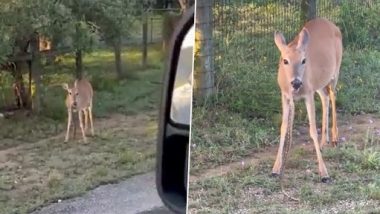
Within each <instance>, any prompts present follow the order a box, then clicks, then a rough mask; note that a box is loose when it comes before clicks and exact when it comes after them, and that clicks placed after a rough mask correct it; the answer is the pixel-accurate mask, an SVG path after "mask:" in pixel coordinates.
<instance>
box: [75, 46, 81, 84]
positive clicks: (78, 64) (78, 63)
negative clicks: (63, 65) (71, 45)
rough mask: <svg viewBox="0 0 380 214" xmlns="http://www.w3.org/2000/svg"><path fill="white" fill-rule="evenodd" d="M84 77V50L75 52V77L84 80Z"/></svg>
mask: <svg viewBox="0 0 380 214" xmlns="http://www.w3.org/2000/svg"><path fill="white" fill-rule="evenodd" d="M82 76H83V61H82V50H77V51H76V52H75V77H76V78H77V79H82Z"/></svg>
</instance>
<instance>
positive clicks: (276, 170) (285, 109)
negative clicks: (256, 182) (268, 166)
mask: <svg viewBox="0 0 380 214" xmlns="http://www.w3.org/2000/svg"><path fill="white" fill-rule="evenodd" d="M281 101H282V124H281V136H280V145H279V146H278V151H277V157H276V161H275V163H274V165H273V169H272V176H278V175H280V174H281V169H282V164H284V163H283V162H282V160H283V153H284V144H285V140H286V134H287V131H288V129H289V128H290V129H291V128H292V127H291V126H292V124H289V117H290V116H292V115H290V114H289V113H290V110H292V109H291V108H294V104H293V100H291V99H289V98H286V97H285V95H282V97H281ZM291 119H292V118H291Z"/></svg>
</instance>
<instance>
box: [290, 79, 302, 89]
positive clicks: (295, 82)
mask: <svg viewBox="0 0 380 214" xmlns="http://www.w3.org/2000/svg"><path fill="white" fill-rule="evenodd" d="M290 84H292V86H293V88H294V89H295V90H298V89H299V88H300V87H301V86H302V81H301V80H299V79H294V80H293V81H292V82H290Z"/></svg>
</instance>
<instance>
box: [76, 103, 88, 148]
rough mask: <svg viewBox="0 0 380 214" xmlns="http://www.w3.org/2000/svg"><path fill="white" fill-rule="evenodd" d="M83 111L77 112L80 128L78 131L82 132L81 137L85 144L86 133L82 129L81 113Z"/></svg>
mask: <svg viewBox="0 0 380 214" xmlns="http://www.w3.org/2000/svg"><path fill="white" fill-rule="evenodd" d="M82 111H83V110H79V111H78V116H79V126H80V129H81V131H82V137H83V141H84V142H85V143H87V138H86V133H85V131H84V127H83V115H82V113H83V112H82Z"/></svg>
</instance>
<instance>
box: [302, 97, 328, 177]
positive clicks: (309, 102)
mask: <svg viewBox="0 0 380 214" xmlns="http://www.w3.org/2000/svg"><path fill="white" fill-rule="evenodd" d="M305 104H306V110H307V115H308V117H309V125H310V137H311V138H312V139H313V142H314V147H315V151H316V153H317V159H318V168H319V174H320V175H321V177H322V182H324V183H326V182H329V181H330V180H331V179H330V177H329V174H328V173H327V169H326V165H325V162H324V161H323V159H322V154H321V150H320V147H319V143H318V133H317V127H316V124H315V103H314V94H313V93H311V94H309V95H308V96H306V97H305Z"/></svg>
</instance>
